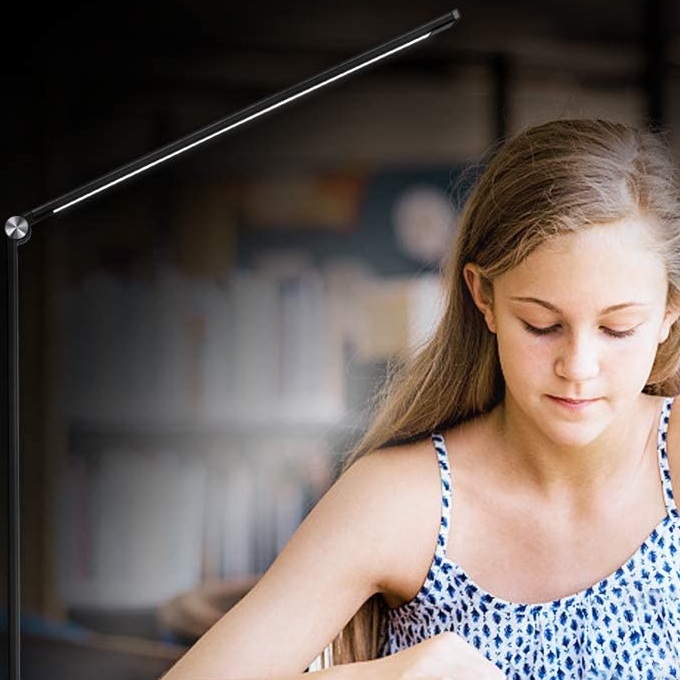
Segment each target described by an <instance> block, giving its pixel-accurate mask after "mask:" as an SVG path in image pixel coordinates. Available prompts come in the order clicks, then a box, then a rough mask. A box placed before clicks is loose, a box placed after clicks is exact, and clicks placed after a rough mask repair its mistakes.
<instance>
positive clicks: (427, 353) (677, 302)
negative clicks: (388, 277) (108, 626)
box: [164, 120, 680, 680]
mask: <svg viewBox="0 0 680 680" xmlns="http://www.w3.org/2000/svg"><path fill="white" fill-rule="evenodd" d="M445 275H446V281H447V285H448V298H447V305H446V309H445V312H444V315H443V317H442V320H441V322H440V325H439V326H438V329H437V331H436V332H435V334H434V335H433V337H432V339H431V341H430V342H429V344H428V345H427V346H425V347H424V348H423V349H422V350H421V351H420V352H419V353H418V354H417V355H416V356H415V357H414V358H413V359H412V360H411V361H410V363H409V364H408V365H407V366H405V367H403V368H402V369H401V371H400V372H399V373H398V374H397V375H396V377H395V378H394V379H393V380H392V381H391V383H390V385H389V387H388V388H387V390H386V392H385V396H384V400H383V401H382V405H381V407H380V409H379V410H378V412H377V414H376V416H375V418H374V420H373V424H372V426H371V428H370V429H369V431H368V432H367V433H366V435H365V437H364V438H363V440H362V441H361V442H360V444H359V446H358V447H357V449H356V450H355V451H354V452H353V455H352V456H351V457H350V458H349V459H348V460H347V463H346V466H345V470H344V472H343V474H342V475H341V476H340V477H339V479H338V481H337V482H336V483H335V484H334V485H333V487H332V488H331V489H330V490H329V492H328V493H327V494H326V495H325V496H324V497H323V498H322V499H321V501H320V502H319V503H318V504H317V506H316V508H315V509H314V510H313V511H312V512H311V513H310V515H309V516H308V517H307V519H306V520H305V521H304V522H303V524H302V525H301V526H300V528H299V529H298V531H297V532H296V534H295V535H294V536H293V538H292V539H291V540H290V542H289V543H288V545H287V546H286V547H285V549H284V550H283V551H282V552H281V554H280V556H279V557H278V558H277V560H276V561H275V562H274V564H273V565H272V567H271V568H270V569H269V571H268V572H267V573H266V574H265V575H264V576H263V577H262V579H261V580H260V582H259V583H258V584H257V586H256V587H255V588H254V589H253V590H252V591H251V592H250V593H249V594H248V595H247V596H246V597H245V598H244V599H243V600H242V601H241V602H240V603H239V604H238V605H237V606H236V607H234V608H233V609H232V610H230V611H229V612H228V613H227V614H226V615H225V616H224V617H223V618H222V619H221V620H220V621H218V622H217V623H216V624H215V625H214V626H213V627H212V628H211V629H210V630H209V631H208V632H207V633H206V634H205V635H204V636H203V637H202V638H200V639H199V640H198V641H197V643H196V644H195V645H194V646H193V647H192V648H191V649H190V650H189V651H188V652H187V653H186V655H185V656H184V657H182V658H181V659H180V660H179V661H178V663H177V664H176V665H175V666H174V667H173V668H172V669H171V670H170V671H169V672H168V673H167V674H166V676H164V680H232V679H233V680H239V679H240V680H247V679H251V678H269V677H281V676H293V675H299V674H301V673H302V672H303V671H304V670H305V668H306V667H307V666H308V664H309V663H310V662H311V661H312V660H313V659H314V658H315V657H316V656H317V655H318V654H319V652H320V651H321V650H322V649H324V648H325V647H326V646H327V645H328V644H329V643H330V642H331V641H333V651H334V665H333V666H332V667H331V668H329V669H326V670H322V671H318V673H320V674H321V675H330V676H340V677H341V678H342V677H343V676H346V677H347V678H357V679H362V678H366V679H367V680H372V679H375V680H378V679H383V678H384V679H386V680H387V679H388V678H389V679H395V680H398V679H401V678H408V679H415V678H448V679H450V680H484V679H485V678H497V679H499V678H511V679H513V680H515V679H516V680H530V679H531V680H533V679H535V678H550V679H557V678H560V679H562V678H564V679H576V678H579V679H583V678H617V679H621V678H636V679H637V680H639V679H640V678H654V680H661V679H665V678H672V677H673V678H674V677H680V526H679V524H680V519H679V517H678V510H677V508H676V505H675V501H674V499H673V491H672V489H673V487H675V488H680V415H677V416H676V415H675V412H674V411H672V410H671V406H672V396H673V395H675V394H676V393H677V392H678V391H680V379H679V372H678V371H679V368H680V330H679V328H678V326H679V325H678V324H676V320H677V318H678V316H679V314H680V186H679V184H678V179H677V172H676V168H675V163H674V160H673V158H672V155H671V153H670V151H669V149H668V146H667V145H666V143H665V142H664V140H663V139H662V138H661V137H659V136H658V135H655V134H652V133H650V132H647V131H644V130H636V129H632V128H629V127H627V126H624V125H622V124H617V123H612V122H607V121H601V120H558V121H553V122H549V123H546V124H543V125H539V126H536V127H533V128H529V129H527V130H525V131H523V132H522V133H520V134H518V135H517V136H516V137H514V138H512V139H510V140H509V141H508V142H506V143H505V144H504V145H503V146H502V147H501V149H500V150H499V151H498V152H497V153H496V155H495V156H494V157H493V158H492V159H491V161H490V162H489V164H488V166H487V167H486V170H485V171H484V173H483V174H482V176H481V177H480V180H479V181H478V183H477V185H476V187H475V188H474V190H473V192H472V193H471V195H470V197H469V199H468V201H467V204H466V207H465V211H464V214H463V216H462V220H461V228H460V234H459V239H458V243H457V247H456V250H455V252H454V253H453V254H452V257H451V261H450V262H449V263H448V264H447V267H446V272H445Z"/></svg>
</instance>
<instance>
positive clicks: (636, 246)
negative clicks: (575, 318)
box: [494, 219, 667, 309]
mask: <svg viewBox="0 0 680 680" xmlns="http://www.w3.org/2000/svg"><path fill="white" fill-rule="evenodd" d="M666 289H667V277H666V270H665V265H664V263H663V261H662V259H661V258H660V257H659V255H658V253H657V252H656V251H655V250H654V248H653V246H652V242H651V238H650V231H649V228H648V227H647V225H645V224H644V223H643V222H641V221H639V220H632V219H631V220H624V221H621V222H617V223H613V224H606V225H596V226H593V227H589V228H587V229H584V230H582V231H581V232H578V233H573V234H565V235H560V236H557V237H554V238H551V239H549V240H548V241H546V242H544V243H543V244H541V245H540V246H539V247H538V248H536V249H535V250H534V251H533V252H532V253H531V254H530V255H529V256H528V257H527V258H525V259H524V260H523V261H522V262H521V263H520V264H519V265H517V266H516V267H514V268H513V269H511V270H509V271H508V272H505V273H504V274H502V275H500V276H499V277H497V278H496V279H495V280H494V294H496V295H499V296H501V297H510V296H531V297H536V298H540V299H543V300H547V301H549V302H551V303H552V304H554V305H556V306H558V307H560V308H562V309H566V308H567V307H569V306H570V305H571V306H574V305H576V306H581V307H583V306H587V307H591V306H597V307H598V308H600V309H604V308H606V307H608V306H611V305H615V304H617V303H620V302H623V301H626V302H628V301H644V302H647V303H649V302H655V301H657V299H659V298H661V299H665V295H666Z"/></svg>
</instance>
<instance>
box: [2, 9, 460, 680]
mask: <svg viewBox="0 0 680 680" xmlns="http://www.w3.org/2000/svg"><path fill="white" fill-rule="evenodd" d="M459 18H460V12H459V11H458V10H457V9H454V10H452V11H451V12H449V13H448V14H445V15H443V16H441V17H439V18H438V19H435V20H434V21H430V22H429V23H427V24H423V25H422V26H419V27H418V28H416V29H414V30H412V31H409V32H408V33H404V34H403V35H401V36H399V37H397V38H393V39H392V40H390V41H388V42H386V43H383V44H382V45H379V46H378V47H374V48H373V49H371V50H368V51H366V52H363V53H362V54H360V55H358V56H356V57H353V58H351V59H348V60H347V61H344V62H342V63H341V64H339V65H337V66H334V67H332V68H330V69H327V70H325V71H323V72H322V73H320V74H319V75H317V76H314V77H312V78H309V79H308V80H305V81H303V82H302V83H299V84H298V85H294V86H292V87H290V88H288V89H286V90H283V91H282V92H278V93H276V94H273V95H271V96H269V97H266V98H265V99H262V100H260V101H259V102H256V103H255V104H252V105H250V106H248V107H246V108H244V109H242V110H241V111H238V112H236V113H234V114H232V115H230V116H227V117H226V118H222V119H221V120H218V121H216V122H214V123H212V124H211V125H208V126H207V127H204V128H202V129H200V130H198V131H196V132H194V133H193V134H190V135H188V136H186V137H182V138H181V139H179V140H177V141H175V142H172V143H171V144H167V145H166V146H163V147H161V148H160V149H157V150H156V151H152V152H151V153H149V154H146V155H145V156H142V157H140V158H138V159H137V160H134V161H132V162H131V163H128V164H126V165H123V166H121V167H119V168H117V169H115V170H113V171H111V172H109V173H108V174H106V175H103V176H102V177H99V178H98V179H95V180H93V181H91V182H88V183H87V184H84V185H83V186H81V187H78V188H77V189H74V190H73V191H69V192H68V193H66V194H64V195H63V196H60V197H59V198H55V199H54V200H52V201H48V202H47V203H44V204H43V205H40V206H38V207H37V208H33V210H29V211H28V212H26V213H24V214H23V215H17V216H14V217H10V218H9V219H8V220H7V222H6V223H5V233H6V234H7V236H8V238H9V242H8V248H7V250H8V262H7V277H8V278H7V281H8V322H9V323H8V330H9V337H8V346H7V356H8V362H7V365H8V392H9V393H8V399H7V411H8V419H7V422H8V435H9V441H8V444H9V445H8V453H9V555H10V565H9V659H10V665H9V669H10V673H9V676H8V677H9V679H10V680H18V679H19V678H20V650H21V646H20V621H21V595H20V559H19V549H20V526H21V525H20V518H19V507H20V502H19V499H20V489H19V283H18V274H19V259H18V249H19V246H20V245H23V244H24V243H26V242H27V241H28V239H29V238H30V235H31V227H32V226H33V225H34V224H37V223H38V222H42V220H44V219H46V218H48V217H51V216H52V215H57V214H59V213H61V212H62V211H64V210H67V209H69V208H72V207H74V206H76V205H79V204H81V203H83V202H84V201H86V200H88V199H89V198H91V197H93V196H96V195H97V194H102V193H104V192H105V191H108V190H109V189H110V188H112V187H114V186H116V185H118V184H122V183H123V182H125V181H127V180H128V179H130V178H132V177H135V176H136V175H140V174H142V173H143V172H146V171H147V170H150V169H151V168H155V167H157V166H159V165H161V164H163V163H166V162H168V161H170V160H171V159H174V158H177V157H178V156H180V155H181V154H183V153H185V152H186V151H189V150H190V149H194V148H196V147H198V146H200V145H201V144H204V143H206V142H208V141H210V140H213V139H216V138H217V137H219V136H220V135H223V134H225V133H227V132H230V131H232V130H234V129H236V128H238V127H240V126H241V125H244V124H245V123H249V122H250V121H252V120H255V118H258V117H260V116H263V115H265V114H267V113H269V112H270V111H274V110H275V109H278V108H280V107H282V106H285V105H286V104H288V103H289V102H292V101H294V100H296V99H299V98H301V97H304V96H305V95H307V94H309V93H311V92H314V91H315V90H319V89H321V88H322V87H324V86H325V85H329V84H330V83H333V82H334V81H336V80H340V79H341V78H344V77H346V76H348V75H350V74H351V73H355V72H356V71H359V70H360V69H362V68H365V67H366V66H369V65H371V64H374V63H375V62H377V61H379V60H381V59H385V58H386V57H389V56H391V55H393V54H395V53H396V52H399V51H400V50H404V49H406V48H408V47H411V46H412V45H415V44H417V43H419V42H422V41H423V40H426V39H427V38H429V37H431V36H433V35H434V34H435V33H439V32H440V31H443V30H445V29H447V28H451V26H453V25H454V24H455V23H456V22H457V21H458V20H459Z"/></svg>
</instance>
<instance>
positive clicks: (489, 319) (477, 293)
mask: <svg viewBox="0 0 680 680" xmlns="http://www.w3.org/2000/svg"><path fill="white" fill-rule="evenodd" d="M463 278H464V279H465V283H466V284H467V287H468V290H469V291H470V295H471V296H472V300H473V302H474V303H475V305H476V306H477V308H478V309H479V311H480V312H482V314H483V315H484V321H486V325H487V327H488V329H489V330H490V331H491V332H492V333H495V332H496V319H495V317H494V313H493V305H492V301H491V299H490V291H489V290H488V284H487V285H484V278H483V277H482V275H481V273H480V271H479V267H478V266H477V265H476V264H473V263H472V262H468V263H467V264H466V265H465V266H464V267H463Z"/></svg>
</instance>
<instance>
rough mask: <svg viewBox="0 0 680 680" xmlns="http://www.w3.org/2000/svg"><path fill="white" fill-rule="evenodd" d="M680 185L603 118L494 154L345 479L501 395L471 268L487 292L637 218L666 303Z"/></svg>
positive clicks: (369, 613) (651, 152) (373, 603)
mask: <svg viewBox="0 0 680 680" xmlns="http://www.w3.org/2000/svg"><path fill="white" fill-rule="evenodd" d="M679 200H680V185H679V183H678V173H677V171H676V166H675V162H674V159H673V157H672V154H671V152H670V149H669V145H668V144H667V142H666V140H665V139H664V137H663V136H661V135H660V134H659V133H652V132H649V131H647V130H644V129H636V128H631V127H629V126H626V125H623V124H620V123H614V122H609V121H604V120H589V119H571V120H556V121H551V122H548V123H544V124H542V125H538V126H535V127H530V128H527V129H525V130H523V131H522V132H520V133H519V134H517V135H516V136H515V137H513V138H511V139H510V140H508V141H507V142H505V143H504V144H503V145H502V146H501V147H500V149H498V150H497V151H496V152H495V155H493V157H492V158H491V160H490V162H489V163H488V165H487V166H486V169H485V170H484V172H483V173H482V175H481V176H480V178H479V180H478V181H477V183H476V185H475V187H474V189H473V190H472V192H471V193H470V195H469V198H468V200H467V202H466V205H465V207H464V210H463V212H462V214H461V219H460V227H459V234H458V239H457V245H456V248H455V250H454V251H453V252H452V253H451V257H450V259H449V260H448V261H447V262H446V263H445V264H444V268H443V269H444V271H443V276H444V281H445V287H446V299H445V304H444V312H443V315H442V318H441V320H440V322H439V325H438V327H437V329H436V330H435V331H434V333H433V335H432V337H431V339H430V340H429V342H428V343H427V344H426V345H425V346H424V347H423V348H421V349H420V350H419V351H418V353H416V354H415V356H413V357H411V358H410V359H408V360H406V361H404V362H403V363H402V364H399V365H398V366H397V368H396V370H394V371H393V372H392V373H391V375H390V376H389V379H388V380H387V381H386V382H385V384H384V386H383V387H382V389H381V390H380V392H379V393H378V395H377V396H376V399H375V404H374V417H373V419H372V424H371V425H370V427H369V428H368V430H367V432H366V433H365V434H364V436H363V437H362V438H361V440H360V441H359V442H358V444H357V445H356V446H355V447H354V449H353V450H352V451H351V452H350V454H349V455H348V456H347V458H346V459H345V461H344V465H343V471H345V470H346V469H347V468H349V467H350V465H352V463H354V462H355V461H356V460H357V459H358V458H360V457H361V456H363V455H366V454H367V453H369V452H370V451H374V450H376V449H379V448H382V447H385V446H387V445H393V444H397V443H400V442H404V443H405V442H409V441H416V440H418V439H421V438H424V437H425V436H427V435H428V434H429V433H431V432H432V431H434V430H435V429H439V428H443V427H450V426H454V425H456V424H458V423H461V422H464V421H466V420H468V419H470V418H474V417H475V416H477V415H479V414H481V413H484V412H487V411H490V410H491V409H492V408H493V407H494V406H496V405H497V404H498V403H499V402H500V401H501V399H502V398H503V392H504V381H503V375H502V373H501V369H500V364H499V360H498V353H497V347H496V340H495V335H493V334H492V333H490V332H489V331H488V329H487V327H486V325H485V324H484V322H483V318H482V315H481V314H480V313H479V311H478V309H477V308H476V307H475V306H474V304H473V301H472V299H471V297H470V295H469V292H468V290H467V288H466V286H465V284H464V280H463V275H462V271H463V267H464V265H465V264H466V263H468V262H474V263H476V264H477V265H479V267H480V270H481V272H482V274H483V276H484V278H485V280H486V282H487V284H488V285H491V283H492V281H493V278H494V277H496V276H498V275H500V274H502V273H503V272H505V271H508V270H509V269H511V268H512V267H514V266H516V265H517V264H519V263H520V262H521V261H522V260H523V259H524V258H526V257H527V256H528V255H529V254H530V253H531V252H532V251H533V250H534V249H535V248H536V247H537V246H539V245H540V244H541V243H543V242H544V241H545V240H546V239H548V238H551V237H554V236H557V235H560V234H564V233H570V232H574V231H576V230H579V229H583V228H587V227H588V226H590V225H595V224H604V223H609V222H616V221H618V220H621V219H623V218H626V217H630V216H638V217H640V218H642V219H644V220H645V223H646V224H648V225H650V227H651V230H652V231H653V237H654V239H653V240H654V243H655V244H656V246H657V248H658V253H659V255H660V256H661V257H662V258H663V260H664V261H665V263H666V269H667V273H668V280H669V291H668V294H669V298H671V297H672V298H677V297H678V296H679V293H680V204H679ZM679 368H680V328H678V324H674V326H673V327H672V329H671V332H670V335H669V337H668V339H667V340H666V341H665V342H664V343H663V344H662V345H661V346H660V347H659V349H658V351H657V356H656V359H655V362H654V365H653V368H652V371H651V373H650V376H649V380H648V384H647V385H646V387H645V390H644V391H645V392H648V393H651V394H658V395H675V394H677V393H678V392H680V376H679ZM384 612H385V603H384V600H383V598H382V596H381V595H380V594H377V595H374V596H373V597H372V598H370V599H369V600H368V601H367V602H366V603H364V605H363V606H362V607H361V608H360V609H359V611H358V612H357V613H356V614H355V615H354V617H353V618H352V619H351V621H350V622H349V623H348V624H347V626H346V627H345V628H344V629H343V630H342V631H341V632H340V634H339V635H338V636H337V637H336V639H335V640H334V641H333V645H332V650H333V655H332V656H333V663H334V664H338V663H349V662H352V661H363V660H368V659H373V658H376V657H377V655H378V654H379V650H380V642H381V640H380V636H381V629H382V620H383V617H384Z"/></svg>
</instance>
